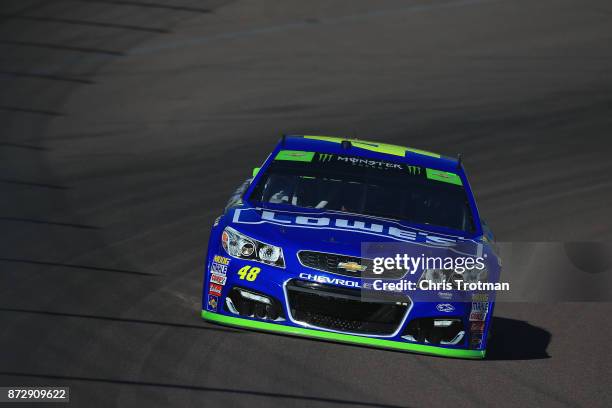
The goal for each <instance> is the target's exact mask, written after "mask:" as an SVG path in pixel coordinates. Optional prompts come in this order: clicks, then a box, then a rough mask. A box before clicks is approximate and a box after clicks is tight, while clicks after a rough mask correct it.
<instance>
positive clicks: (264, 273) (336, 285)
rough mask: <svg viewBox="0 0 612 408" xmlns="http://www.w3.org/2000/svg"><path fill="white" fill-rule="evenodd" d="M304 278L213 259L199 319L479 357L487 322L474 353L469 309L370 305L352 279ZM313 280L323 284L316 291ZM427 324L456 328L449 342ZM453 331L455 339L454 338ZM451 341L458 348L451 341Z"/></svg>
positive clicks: (293, 271) (299, 272)
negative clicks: (440, 322)
mask: <svg viewBox="0 0 612 408" xmlns="http://www.w3.org/2000/svg"><path fill="white" fill-rule="evenodd" d="M216 261H219V262H216ZM249 271H250V272H252V273H251V275H249V273H248V272H249ZM253 271H256V272H257V273H255V272H253ZM306 271H308V269H305V268H304V267H300V266H293V267H289V268H287V269H286V270H284V271H282V273H279V270H278V268H273V267H270V266H266V265H263V264H255V263H253V262H248V261H243V260H239V259H237V258H226V257H224V256H220V255H214V256H212V257H211V258H210V259H209V262H208V265H207V273H206V277H205V280H204V290H203V305H202V306H203V307H202V317H203V318H204V319H205V320H208V321H211V322H215V323H219V324H224V325H229V326H236V327H242V328H247V329H255V330H260V331H266V332H273V333H279V334H289V335H296V336H302V337H310V338H314V339H321V340H328V341H336V342H342V343H350V344H355V345H361V346H370V347H377V348H385V349H391V350H399V351H408V352H414V353H422V354H429V355H436V356H443V357H455V358H466V359H482V358H484V357H485V354H486V340H485V339H486V332H487V331H488V327H487V326H488V320H489V319H487V322H484V321H483V322H480V323H482V324H481V328H480V329H479V330H481V332H480V333H477V335H478V337H479V338H478V339H477V340H478V343H477V344H475V345H474V344H473V343H472V340H473V337H472V336H473V334H474V333H472V327H473V326H472V324H473V323H474V322H471V321H470V319H471V318H470V319H468V317H469V316H470V306H471V305H472V303H454V305H455V306H454V307H452V308H451V309H452V310H451V311H448V310H443V311H440V309H436V306H441V305H440V304H436V303H432V302H414V303H413V302H412V300H411V299H410V298H403V299H398V298H395V297H393V298H392V299H382V300H381V301H378V302H377V301H376V300H372V299H369V298H367V297H366V298H362V297H361V289H359V281H357V280H355V279H348V278H344V277H340V278H342V279H337V278H338V275H333V274H327V273H324V272H321V271H318V272H316V273H315V274H313V273H312V272H306ZM315 275H316V276H315ZM315 278H316V279H315ZM320 278H326V280H325V283H324V284H322V283H320V282H321V279H320ZM327 278H329V280H327ZM444 305H446V306H450V305H449V304H447V303H444ZM490 312H492V310H491V311H490ZM487 317H488V318H490V313H488V316H487ZM434 319H435V320H447V321H448V320H454V321H456V320H458V321H459V322H460V323H459V325H460V326H461V328H460V329H457V328H456V327H455V326H453V327H449V331H452V332H453V333H451V334H448V333H445V332H444V330H440V329H436V332H435V335H434V333H432V331H431V327H432V324H433V323H432V322H433V320H434ZM485 323H486V325H485ZM459 330H461V331H460V333H461V335H457V336H455V334H456V333H457V332H458V331H459ZM453 336H455V337H453ZM453 338H455V339H458V340H457V341H451V339H453Z"/></svg>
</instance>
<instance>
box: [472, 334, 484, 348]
mask: <svg viewBox="0 0 612 408" xmlns="http://www.w3.org/2000/svg"><path fill="white" fill-rule="evenodd" d="M481 346H482V336H480V337H479V336H472V337H471V338H470V348H473V349H477V348H480V347H481Z"/></svg>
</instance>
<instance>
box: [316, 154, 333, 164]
mask: <svg viewBox="0 0 612 408" xmlns="http://www.w3.org/2000/svg"><path fill="white" fill-rule="evenodd" d="M332 157H333V155H331V154H327V153H319V161H322V162H329V161H331V159H332Z"/></svg>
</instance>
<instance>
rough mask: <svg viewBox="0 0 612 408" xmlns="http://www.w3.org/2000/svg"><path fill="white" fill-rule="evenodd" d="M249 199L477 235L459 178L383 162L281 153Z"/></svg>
mask: <svg viewBox="0 0 612 408" xmlns="http://www.w3.org/2000/svg"><path fill="white" fill-rule="evenodd" d="M248 199H249V200H250V201H252V202H255V203H263V204H265V203H271V204H285V205H292V206H295V207H301V208H315V209H321V210H335V211H343V212H349V213H357V214H364V215H373V216H380V217H385V218H392V219H396V220H401V221H407V222H411V223H417V224H423V225H435V226H439V227H445V228H449V229H453V230H460V231H464V232H468V233H471V232H473V231H474V223H473V218H472V212H471V210H470V206H469V203H468V200H467V195H466V192H465V190H464V188H463V185H462V181H461V178H460V177H459V176H458V175H456V174H454V173H449V172H444V171H440V170H434V169H429V168H425V167H421V166H410V165H407V164H404V163H396V162H389V161H383V160H372V159H367V158H360V157H350V156H342V155H335V154H325V153H314V152H302V151H290V150H282V151H280V152H279V153H278V155H277V156H276V157H275V160H274V161H273V162H272V163H271V165H270V166H269V167H268V169H267V171H266V172H265V174H264V175H263V176H262V177H261V179H260V180H259V182H258V183H257V185H256V186H255V189H254V190H253V192H252V193H251V195H250V196H249V198H248Z"/></svg>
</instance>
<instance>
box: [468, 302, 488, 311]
mask: <svg viewBox="0 0 612 408" xmlns="http://www.w3.org/2000/svg"><path fill="white" fill-rule="evenodd" d="M488 311H489V302H472V312H484V313H487V312H488Z"/></svg>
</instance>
